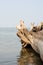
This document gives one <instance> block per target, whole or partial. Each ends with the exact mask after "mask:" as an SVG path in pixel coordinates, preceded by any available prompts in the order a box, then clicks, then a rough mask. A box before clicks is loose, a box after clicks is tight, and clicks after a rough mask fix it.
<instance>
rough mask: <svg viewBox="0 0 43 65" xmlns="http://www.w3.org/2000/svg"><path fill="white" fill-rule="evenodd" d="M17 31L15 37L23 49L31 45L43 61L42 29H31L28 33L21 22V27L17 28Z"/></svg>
mask: <svg viewBox="0 0 43 65" xmlns="http://www.w3.org/2000/svg"><path fill="white" fill-rule="evenodd" d="M17 29H18V32H17V36H18V37H19V38H20V39H21V41H22V45H23V47H26V46H27V45H31V47H32V48H33V49H34V50H35V51H36V52H37V53H39V54H40V57H41V59H42V61H43V29H42V28H39V27H38V28H37V27H33V28H32V30H31V31H28V30H27V28H26V26H25V25H24V22H23V21H21V26H19V27H18V26H17ZM38 29H39V30H38Z"/></svg>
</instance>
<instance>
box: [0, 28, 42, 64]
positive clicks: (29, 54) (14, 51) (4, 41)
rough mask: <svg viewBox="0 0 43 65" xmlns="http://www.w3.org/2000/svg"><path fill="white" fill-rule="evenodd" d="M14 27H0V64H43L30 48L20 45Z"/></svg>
mask: <svg viewBox="0 0 43 65" xmlns="http://www.w3.org/2000/svg"><path fill="white" fill-rule="evenodd" d="M16 32H17V31H16V29H15V28H0V65H43V63H42V61H41V59H40V57H39V55H37V54H36V53H35V52H34V51H33V50H32V49H31V48H29V49H24V48H22V47H21V43H20V40H19V38H18V37H17V36H16Z"/></svg>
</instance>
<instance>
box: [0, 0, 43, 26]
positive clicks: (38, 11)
mask: <svg viewBox="0 0 43 65" xmlns="http://www.w3.org/2000/svg"><path fill="white" fill-rule="evenodd" d="M20 19H22V20H24V22H25V24H26V25H27V26H29V25H30V22H35V23H39V22H40V21H43V0H0V27H15V26H16V25H17V24H18V23H19V20H20Z"/></svg>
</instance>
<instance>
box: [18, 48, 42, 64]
mask: <svg viewBox="0 0 43 65" xmlns="http://www.w3.org/2000/svg"><path fill="white" fill-rule="evenodd" d="M18 65H43V62H42V61H41V59H40V56H39V55H38V54H37V53H35V51H34V50H33V49H32V48H28V49H25V48H22V50H21V52H20V57H19V58H18Z"/></svg>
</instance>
